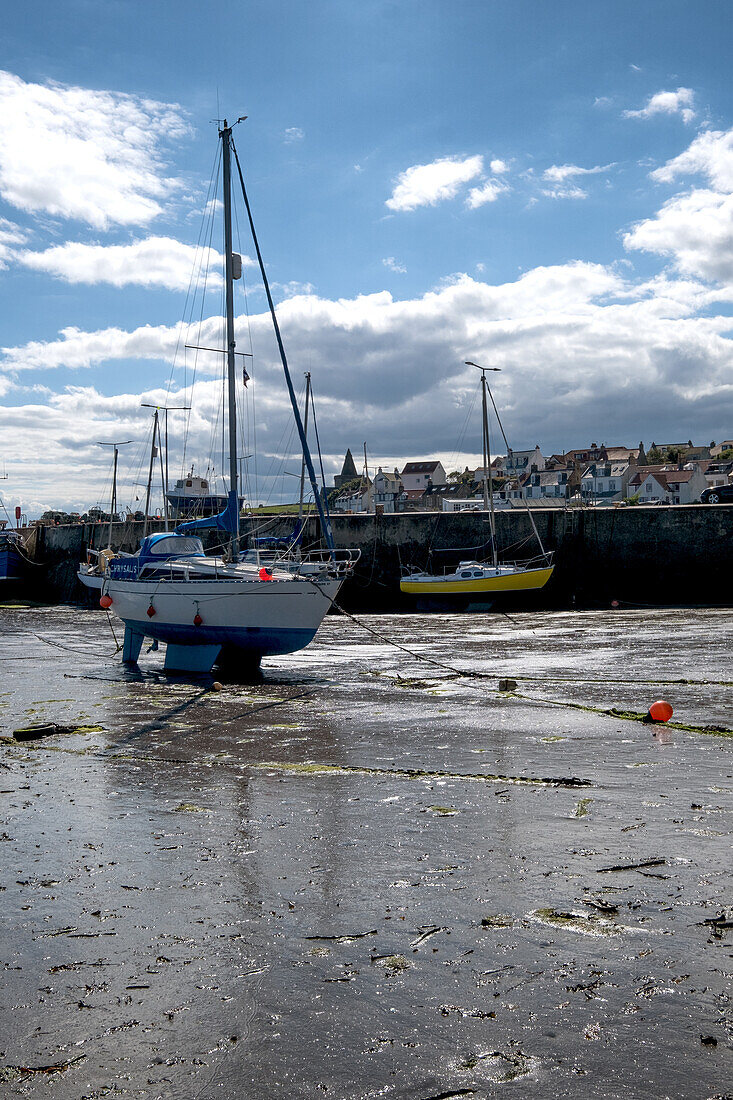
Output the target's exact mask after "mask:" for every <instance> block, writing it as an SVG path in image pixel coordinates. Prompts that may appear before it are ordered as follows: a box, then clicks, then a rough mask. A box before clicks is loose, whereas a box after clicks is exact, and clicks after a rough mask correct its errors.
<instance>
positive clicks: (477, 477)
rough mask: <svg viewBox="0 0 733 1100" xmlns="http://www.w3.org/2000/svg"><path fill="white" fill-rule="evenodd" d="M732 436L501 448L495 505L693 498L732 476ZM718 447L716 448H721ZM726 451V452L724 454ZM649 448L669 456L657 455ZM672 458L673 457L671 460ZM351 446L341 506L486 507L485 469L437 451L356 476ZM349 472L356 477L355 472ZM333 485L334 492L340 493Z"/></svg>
mask: <svg viewBox="0 0 733 1100" xmlns="http://www.w3.org/2000/svg"><path fill="white" fill-rule="evenodd" d="M731 451H733V444H730V443H729V441H724V443H723V444H721V445H720V446H716V445H715V444H710V446H709V447H695V446H693V445H692V443H691V442H688V443H686V444H664V445H663V446H658V445H656V444H653V445H652V446H651V447H650V448H649V452H648V453H647V452H645V450H644V445H643V443H640V444H639V446H638V447H625V446H621V445H614V446H609V445H607V444H605V443H602V444H597V443H592V444H591V445H590V446H587V447H578V448H573V449H571V450H569V451H566V452H565V453H564V454H551V455H549V456H545V455H543V454H542V451H541V450H540V447H539V445H537V444H536V445H535V447H534V448H531V449H527V450H523V451H514V450H511V449H508V451H507V454H506V455H497V456H495V457H494V458H493V459H492V462H491V466H490V468H489V469H490V478H491V488H492V492H493V498H494V507H495V508H497V509H502V508H511V507H521V506H523V505H525V504H528V505H533V506H538V507H568V506H575V505H588V506H592V507H603V506H609V505H611V506H612V505H617V504H620V503H622V502H628V503H632V504H633V503H641V504H650V503H657V502H658V503H660V504H691V503H695V502H696V501H698V500H699V499H700V493H701V492H702V491H703V490H704V489H705V488H706V487H708V486H719V485H725V484H729V483H731V482H733V455H731V453H730V452H731ZM716 452H717V455H716ZM721 455H722V456H724V457H723V458H721V457H720V456H721ZM650 456H653V457H654V458H658V457H659V456H661V457H662V458H667V459H668V461H656V462H654V463H651V462H650V461H649V458H650ZM672 458H674V461H672ZM355 474H356V470H355V466H354V462H353V459H352V456H351V452H347V456H346V460H345V461H344V467H343V469H342V472H341V475H340V476H339V477H338V478H337V479H336V483H337V484H336V489H341V492H338V493H336V491H335V490H332V496H331V498H330V499H331V506H332V508H333V509H334V510H335V511H341V512H370V511H371V512H373V511H381V512H405V511H421V512H422V511H465V510H481V509H483V507H484V490H485V483H486V481H487V471H486V470H484V469H483V468H482V467H479V468H477V469H476V470H469V469H468V468H466V469H465V470H463V471H462V472H459V471H454V472H452V473H450V474H448V473H446V470H445V467H444V466H443V465H442V463H441V462H440V461H439V460H438V459H419V460H414V461H412V460H411V461H409V462H406V463H405V464H404V466H403V468H402V470H401V471H400V470H398V469H397V467H395V468H394V469H393V470H392V471H391V472H390V471H388V470H385V469H383V467H381V466H380V467H378V469H377V473H376V474H375V475H374V480H373V481H372V480H370V478H369V477H368V476H367V475H366V474H362V476H361V477H356V476H355ZM349 475H351V477H349ZM334 493H335V497H334V495H333V494H334Z"/></svg>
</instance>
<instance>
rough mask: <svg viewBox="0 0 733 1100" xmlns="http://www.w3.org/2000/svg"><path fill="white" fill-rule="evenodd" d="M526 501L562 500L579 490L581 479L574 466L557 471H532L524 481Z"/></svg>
mask: <svg viewBox="0 0 733 1100" xmlns="http://www.w3.org/2000/svg"><path fill="white" fill-rule="evenodd" d="M522 488H523V490H524V497H525V499H526V500H541V499H544V500H562V501H565V500H567V499H568V497H569V496H570V495H571V493H572V492H577V491H578V489H579V477H578V474H577V470H576V468H575V467H574V466H571V467H567V466H566V467H565V468H564V469H562V468H558V469H555V470H532V471H531V473H530V474H529V475H528V476H527V477H526V478H524V479H523V484H522Z"/></svg>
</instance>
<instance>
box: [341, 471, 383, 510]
mask: <svg viewBox="0 0 733 1100" xmlns="http://www.w3.org/2000/svg"><path fill="white" fill-rule="evenodd" d="M372 494H373V487H372V482H371V479H370V478H363V477H362V478H359V480H358V482H355V483H352V485H351V488H347V489H344V490H343V491H342V492H340V493H339V495H338V496H337V497H336V499H335V500H334V501H333V503H332V504H331V510H332V511H334V512H371V511H373V508H372Z"/></svg>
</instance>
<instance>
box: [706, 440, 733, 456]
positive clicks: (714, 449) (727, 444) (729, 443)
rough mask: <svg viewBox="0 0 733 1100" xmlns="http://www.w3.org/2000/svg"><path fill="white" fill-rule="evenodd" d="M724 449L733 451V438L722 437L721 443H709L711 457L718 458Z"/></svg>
mask: <svg viewBox="0 0 733 1100" xmlns="http://www.w3.org/2000/svg"><path fill="white" fill-rule="evenodd" d="M724 451H733V439H724V440H723V442H722V443H716V444H711V445H710V457H711V458H719V457H720V455H722V454H723V452H724Z"/></svg>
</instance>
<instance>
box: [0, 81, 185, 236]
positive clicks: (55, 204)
mask: <svg viewBox="0 0 733 1100" xmlns="http://www.w3.org/2000/svg"><path fill="white" fill-rule="evenodd" d="M187 133H188V124H187V122H186V120H185V118H184V116H183V112H182V110H181V108H180V107H178V106H176V105H175V104H167V103H158V102H155V101H153V100H149V99H141V98H139V97H137V96H132V95H123V94H121V93H119V92H110V91H93V90H90V89H88V88H79V87H73V86H70V85H65V84H59V83H47V84H32V83H26V82H25V81H23V80H21V79H20V77H18V76H15V75H14V74H12V73H9V72H3V71H0V195H2V197H3V198H4V199H5V201H6V202H8V203H10V205H11V206H14V207H16V208H17V209H19V210H25V211H30V212H34V213H35V212H39V211H43V212H45V213H47V214H51V215H53V216H54V217H61V218H73V219H76V220H78V221H82V222H85V223H86V224H88V225H92V226H94V227H95V228H97V229H106V228H107V227H108V226H110V225H113V224H117V225H146V224H147V223H149V222H150V221H151V220H152V219H153V218H155V217H157V216H158V215H159V214H160V213H161V211H162V209H163V205H162V204H163V203H164V202H165V200H166V199H167V198H168V197H169V196H171V195H172V194H173V193H174V192H175V191H176V190H177V188H178V186H179V184H178V181H177V180H176V179H174V178H171V177H166V176H165V173H164V166H163V163H162V158H161V154H160V144H161V135H163V139H164V140H166V139H167V140H176V139H180V138H182V137H184V136H185V135H186V134H187ZM29 135H32V140H29Z"/></svg>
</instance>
